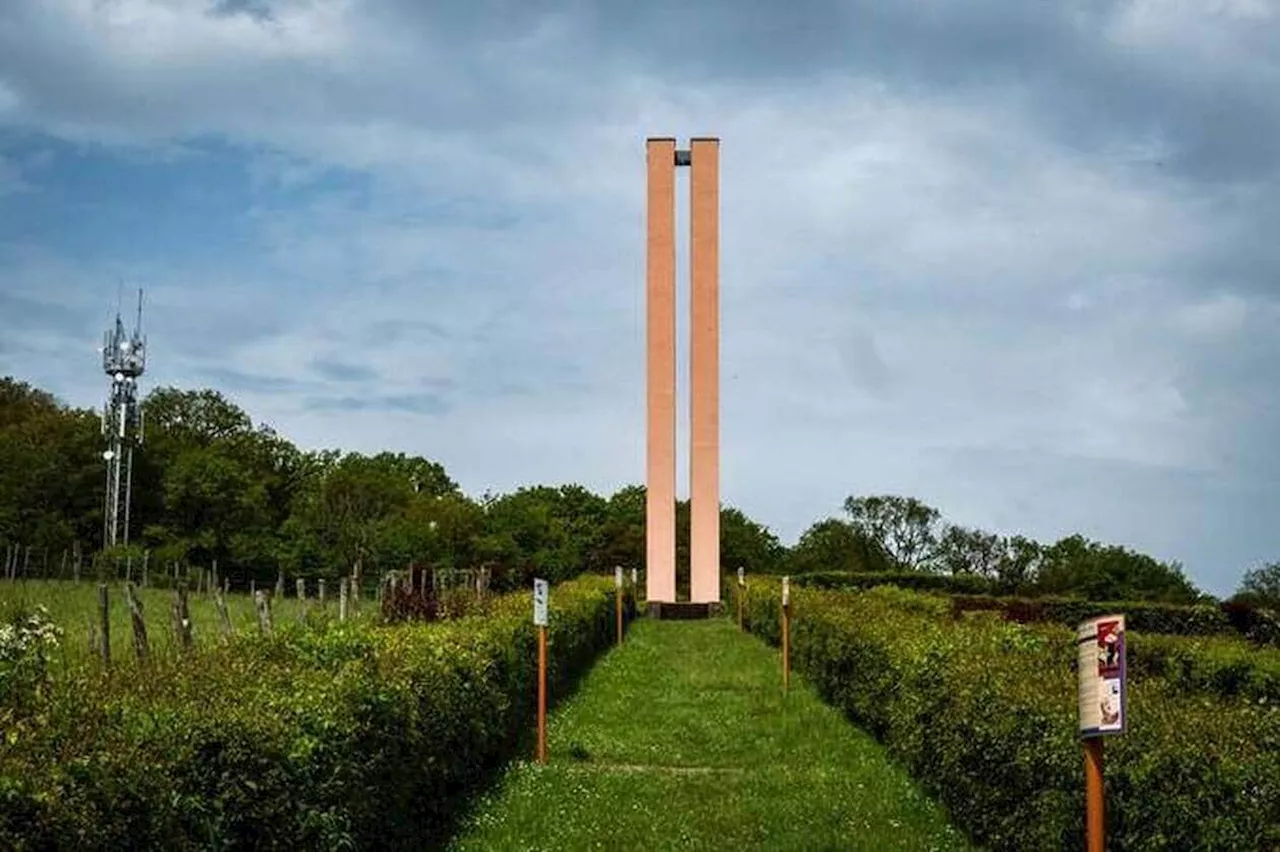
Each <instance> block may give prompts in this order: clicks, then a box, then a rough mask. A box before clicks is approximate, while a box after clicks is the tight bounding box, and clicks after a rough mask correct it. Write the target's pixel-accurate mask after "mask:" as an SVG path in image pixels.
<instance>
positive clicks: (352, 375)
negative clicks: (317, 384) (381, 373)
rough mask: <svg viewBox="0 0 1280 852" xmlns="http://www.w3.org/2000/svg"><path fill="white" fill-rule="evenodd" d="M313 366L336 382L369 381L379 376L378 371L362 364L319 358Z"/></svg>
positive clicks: (322, 374)
mask: <svg viewBox="0 0 1280 852" xmlns="http://www.w3.org/2000/svg"><path fill="white" fill-rule="evenodd" d="M311 368H312V369H313V370H315V371H316V372H317V373H319V374H320V375H321V376H323V377H324V378H326V379H330V380H332V381H335V382H368V381H373V380H375V379H377V378H378V371H377V370H373V369H370V368H369V367H365V366H362V365H360V364H344V363H342V362H340V361H328V360H317V361H313V362H311Z"/></svg>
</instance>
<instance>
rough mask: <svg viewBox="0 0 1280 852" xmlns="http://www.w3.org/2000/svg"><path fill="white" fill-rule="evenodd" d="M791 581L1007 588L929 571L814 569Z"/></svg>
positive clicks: (925, 588)
mask: <svg viewBox="0 0 1280 852" xmlns="http://www.w3.org/2000/svg"><path fill="white" fill-rule="evenodd" d="M791 582H792V583H795V584H796V585H797V586H804V587H805V588H810V589H870V588H874V587H875V586H897V587H899V588H902V589H914V590H916V591H920V592H942V593H945V594H958V595H989V594H1000V593H1001V592H1003V591H1005V589H1004V586H1003V585H1002V584H1001V583H1000V582H999V581H998V580H993V579H991V578H988V577H980V576H978V575H976V574H928V573H925V572H923V571H865V572H851V571H814V572H811V573H808V574H794V575H792V577H791Z"/></svg>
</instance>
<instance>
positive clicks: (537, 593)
mask: <svg viewBox="0 0 1280 852" xmlns="http://www.w3.org/2000/svg"><path fill="white" fill-rule="evenodd" d="M548 595H549V592H548V587H547V581H546V580H534V581H533V623H534V624H535V625H537V626H538V627H546V626H547V597H548Z"/></svg>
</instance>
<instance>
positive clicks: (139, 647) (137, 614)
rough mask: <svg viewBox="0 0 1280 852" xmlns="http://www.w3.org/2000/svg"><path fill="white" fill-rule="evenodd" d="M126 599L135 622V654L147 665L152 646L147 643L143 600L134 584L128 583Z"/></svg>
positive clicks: (125, 593)
mask: <svg viewBox="0 0 1280 852" xmlns="http://www.w3.org/2000/svg"><path fill="white" fill-rule="evenodd" d="M124 598H125V601H126V602H128V604H129V616H130V619H131V621H132V622H133V653H134V654H135V655H136V656H137V657H138V662H140V663H143V664H145V663H146V662H147V660H148V659H150V657H151V645H150V644H149V643H148V642H147V621H146V619H145V618H144V617H143V614H142V600H141V598H139V597H138V590H137V589H136V588H135V587H134V585H133V583H132V582H130V583H126V584H125V587H124Z"/></svg>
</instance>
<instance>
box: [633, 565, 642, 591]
mask: <svg viewBox="0 0 1280 852" xmlns="http://www.w3.org/2000/svg"><path fill="white" fill-rule="evenodd" d="M631 585H632V587H634V588H639V586H640V572H639V571H637V570H636V569H634V568H632V569H631Z"/></svg>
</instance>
